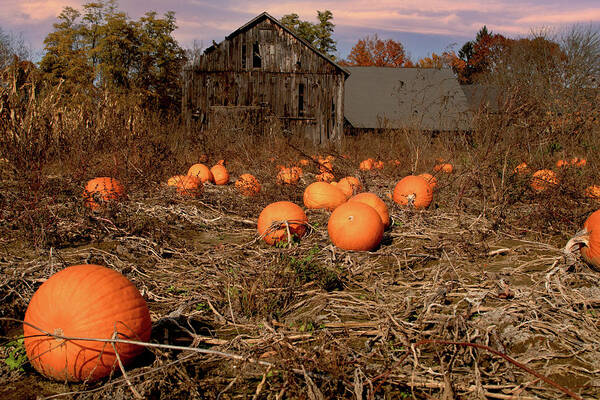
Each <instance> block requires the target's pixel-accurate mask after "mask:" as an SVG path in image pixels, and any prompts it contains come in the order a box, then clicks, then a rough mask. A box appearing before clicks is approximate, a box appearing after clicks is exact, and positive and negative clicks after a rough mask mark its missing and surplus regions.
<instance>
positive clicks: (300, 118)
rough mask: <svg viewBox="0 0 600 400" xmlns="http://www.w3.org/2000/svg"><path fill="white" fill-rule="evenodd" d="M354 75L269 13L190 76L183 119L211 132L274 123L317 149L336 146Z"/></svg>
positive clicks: (210, 53)
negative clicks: (242, 123) (229, 122)
mask: <svg viewBox="0 0 600 400" xmlns="http://www.w3.org/2000/svg"><path fill="white" fill-rule="evenodd" d="M348 75H349V73H348V71H346V70H345V69H344V68H342V67H340V66H339V65H338V64H336V63H335V62H334V61H333V60H331V59H330V58H329V57H327V56H326V55H324V54H322V53H321V52H319V51H318V50H316V49H315V48H314V47H313V46H311V45H310V44H309V43H308V42H306V41H305V40H303V39H301V38H300V37H298V36H297V35H296V34H295V33H294V32H292V31H291V30H289V29H288V28H286V27H285V26H283V25H282V24H281V23H280V22H279V21H278V20H277V19H275V18H273V17H272V16H270V15H269V14H268V13H266V12H265V13H262V14H260V15H259V16H257V17H256V18H254V19H252V20H251V21H249V22H248V23H247V24H245V25H244V26H242V27H240V28H239V29H237V30H236V31H235V32H233V33H231V34H230V35H229V36H227V37H226V38H225V40H224V41H223V42H221V43H218V44H214V45H213V46H211V47H209V48H208V49H206V50H205V51H204V53H203V54H202V55H201V56H200V57H198V59H197V60H195V61H194V62H193V63H192V64H190V65H189V66H187V67H186V68H185V69H184V89H183V104H182V106H183V111H184V117H185V118H186V120H187V122H188V123H190V124H193V123H197V124H201V126H202V127H210V126H215V124H219V121H221V120H223V119H225V118H229V119H249V120H255V121H257V123H260V122H262V121H265V117H266V116H271V117H275V118H277V119H278V120H279V121H280V122H281V124H282V125H283V127H284V128H285V129H288V130H289V131H291V133H292V134H296V135H303V136H305V137H307V138H309V139H311V140H312V141H313V142H314V143H316V144H323V143H327V142H332V141H338V140H339V139H340V138H341V137H342V136H343V120H344V81H345V79H346V78H347V77H348ZM242 116H243V118H242Z"/></svg>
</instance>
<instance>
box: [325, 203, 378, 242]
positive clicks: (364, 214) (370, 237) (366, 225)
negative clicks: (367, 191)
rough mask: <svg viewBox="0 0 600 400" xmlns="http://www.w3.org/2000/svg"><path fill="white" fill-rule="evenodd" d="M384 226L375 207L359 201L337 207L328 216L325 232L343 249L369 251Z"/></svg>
mask: <svg viewBox="0 0 600 400" xmlns="http://www.w3.org/2000/svg"><path fill="white" fill-rule="evenodd" d="M383 230H384V226H383V223H382V222H381V217H380V216H379V214H378V213H377V211H375V209H374V208H373V207H371V206H369V205H367V204H365V203H362V202H360V201H351V202H347V203H344V204H342V205H340V206H339V207H337V208H336V209H335V210H333V212H332V213H331V215H330V216H329V221H328V222H327V232H328V233H329V238H330V239H331V242H332V243H333V244H334V245H335V246H336V247H339V248H341V249H344V250H354V251H369V250H373V249H375V248H376V247H377V246H378V245H379V243H381V239H382V238H383Z"/></svg>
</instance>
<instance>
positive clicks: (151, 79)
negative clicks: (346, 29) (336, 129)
mask: <svg viewBox="0 0 600 400" xmlns="http://www.w3.org/2000/svg"><path fill="white" fill-rule="evenodd" d="M332 20H333V13H332V12H331V11H329V10H325V11H317V22H316V23H312V22H310V21H304V20H301V19H300V18H299V16H298V15H297V14H294V13H292V14H287V15H284V16H283V17H282V18H281V20H280V21H281V23H282V24H283V25H284V26H286V27H287V28H289V29H290V30H292V31H293V32H295V33H296V34H297V35H298V36H299V37H301V38H302V39H304V40H306V41H307V42H308V43H309V44H310V45H312V46H313V47H315V48H316V49H317V50H319V51H321V52H322V53H324V54H326V55H328V56H329V57H331V58H332V59H334V60H335V61H337V62H339V63H340V64H341V65H348V66H380V67H419V68H450V69H452V70H453V71H454V73H455V74H456V76H457V78H458V79H459V80H460V82H461V83H464V84H470V83H477V82H483V81H485V80H489V77H490V76H491V75H493V74H494V72H496V71H499V70H503V71H505V72H506V71H515V70H516V66H515V65H516V64H515V63H516V62H517V61H518V62H519V63H521V64H524V65H526V66H527V67H528V68H533V69H535V68H548V65H554V66H557V68H558V66H560V65H561V63H562V64H564V63H566V62H570V63H571V64H573V65H576V66H578V69H577V70H578V73H579V75H578V77H577V76H575V75H574V76H572V77H570V78H569V79H571V84H572V83H574V80H575V79H580V80H581V79H588V80H589V78H590V77H597V76H598V74H599V73H600V37H599V35H598V32H597V31H595V30H589V29H588V30H585V29H575V30H574V31H573V32H571V35H570V36H568V37H565V38H563V39H564V40H563V43H558V42H556V41H553V40H551V39H549V38H548V37H546V36H545V35H543V34H542V35H537V36H535V35H534V36H533V37H531V38H522V39H511V38H507V37H505V36H503V35H501V34H498V33H493V32H491V31H489V30H488V29H487V27H485V26H484V27H482V28H481V30H480V31H479V32H478V33H477V35H476V36H475V38H474V39H473V40H470V41H468V42H466V43H464V44H463V45H462V47H461V48H460V49H459V50H458V52H457V53H455V52H454V51H451V50H450V51H445V52H443V53H442V54H436V53H432V54H431V56H428V57H424V58H421V59H419V60H416V61H414V62H413V61H412V60H411V59H410V58H409V57H408V56H407V54H406V52H405V49H404V46H403V45H402V43H400V42H398V41H395V40H393V39H381V38H379V37H378V36H377V35H376V34H374V35H368V36H366V37H364V38H361V39H359V40H358V41H357V43H356V44H355V45H354V46H353V47H352V49H351V51H350V54H349V55H348V56H347V57H346V58H345V59H336V56H335V52H336V51H337V47H336V41H335V40H334V39H333V33H334V28H335V25H334V24H333V22H332ZM176 28H177V26H176V20H175V14H174V13H173V12H167V13H165V14H164V15H163V16H158V15H157V13H155V12H147V13H146V14H144V15H143V16H142V17H141V18H139V19H138V20H132V19H130V18H129V17H128V16H127V15H126V14H125V13H124V12H122V11H119V10H118V7H117V2H116V0H96V1H91V2H88V3H85V4H84V5H83V6H82V9H81V10H78V9H75V8H73V7H65V8H64V9H63V11H62V12H61V13H60V15H59V16H58V22H56V23H55V24H54V25H53V31H52V32H50V33H49V34H48V35H47V36H46V38H45V40H44V49H45V54H44V56H43V58H42V59H41V62H40V63H39V73H40V74H41V76H42V77H43V79H44V80H46V81H48V82H51V83H52V84H53V85H58V84H60V85H63V86H64V87H65V88H66V90H69V89H70V88H74V87H78V88H81V87H88V88H103V89H107V90H112V91H116V92H119V91H127V92H132V91H134V92H136V93H138V94H139V95H140V96H141V97H142V98H143V99H144V102H145V104H147V105H149V106H153V107H156V108H158V109H169V108H173V107H174V106H175V107H177V106H178V105H179V103H180V96H181V92H180V88H181V82H180V79H181V78H180V77H181V74H180V71H181V69H182V67H183V65H184V64H185V63H186V62H187V61H188V59H189V58H190V55H191V53H190V52H189V51H187V52H186V50H184V49H183V48H182V47H181V46H180V45H179V44H178V43H177V41H176V40H175V39H174V38H173V35H172V34H173V31H174V30H175V29H176ZM578 35H579V36H578ZM565 44H566V45H565ZM15 56H16V57H17V58H21V59H22V58H24V57H27V56H28V53H27V51H26V49H25V47H24V45H23V43H22V40H21V41H19V40H18V39H16V38H14V37H11V36H10V35H7V34H6V33H4V32H3V31H2V30H0V67H3V68H4V67H6V66H7V65H8V64H9V63H10V62H11V59H12V57H15ZM574 60H577V61H574ZM513 64H514V65H513ZM563 67H564V66H563ZM561 74H563V75H564V68H563V72H561ZM582 77H583V78H582ZM588 83H589V82H588Z"/></svg>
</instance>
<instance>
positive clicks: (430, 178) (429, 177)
mask: <svg viewBox="0 0 600 400" xmlns="http://www.w3.org/2000/svg"><path fill="white" fill-rule="evenodd" d="M419 176H421V177H423V178H424V179H425V180H426V181H427V183H429V186H431V190H432V191H433V190H435V187H436V186H437V179H435V176H433V175H431V174H428V173H427V172H423V173H422V174H419Z"/></svg>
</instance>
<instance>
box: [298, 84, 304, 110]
mask: <svg viewBox="0 0 600 400" xmlns="http://www.w3.org/2000/svg"><path fill="white" fill-rule="evenodd" d="M303 115H304V83H301V84H299V85H298V116H303Z"/></svg>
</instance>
